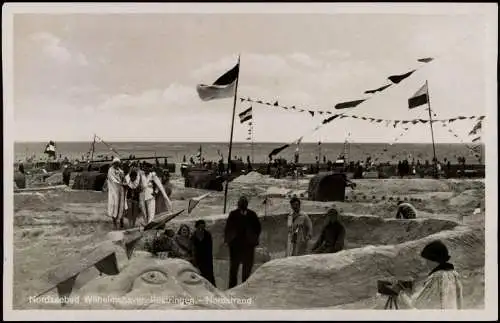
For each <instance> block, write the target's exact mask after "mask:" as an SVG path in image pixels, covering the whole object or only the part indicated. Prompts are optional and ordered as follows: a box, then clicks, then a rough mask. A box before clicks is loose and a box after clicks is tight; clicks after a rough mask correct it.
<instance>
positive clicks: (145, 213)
mask: <svg viewBox="0 0 500 323" xmlns="http://www.w3.org/2000/svg"><path fill="white" fill-rule="evenodd" d="M107 184H108V216H109V217H111V218H112V219H113V225H114V227H115V229H117V228H118V224H119V226H120V228H123V227H124V223H123V220H124V215H125V212H126V211H127V213H128V214H127V215H128V219H129V224H130V225H131V226H135V222H136V219H137V218H138V217H139V214H137V213H138V212H136V209H139V211H140V213H141V214H142V217H143V220H144V221H143V224H144V225H146V224H148V223H150V222H151V221H152V220H153V219H154V216H155V214H157V213H160V212H164V211H168V210H172V202H171V201H170V198H169V196H168V194H167V192H166V190H165V187H164V185H165V184H166V183H165V179H164V180H163V181H162V180H161V179H160V178H159V177H158V175H157V174H156V172H154V171H153V166H152V165H150V164H145V165H143V167H142V168H140V167H138V166H137V165H132V167H130V168H129V169H128V172H127V173H125V171H124V169H123V168H122V167H121V161H120V159H118V158H116V157H115V158H114V159H113V162H112V164H111V167H110V168H109V170H108V179H107ZM157 204H163V205H162V206H163V210H162V207H158V206H159V205H157Z"/></svg>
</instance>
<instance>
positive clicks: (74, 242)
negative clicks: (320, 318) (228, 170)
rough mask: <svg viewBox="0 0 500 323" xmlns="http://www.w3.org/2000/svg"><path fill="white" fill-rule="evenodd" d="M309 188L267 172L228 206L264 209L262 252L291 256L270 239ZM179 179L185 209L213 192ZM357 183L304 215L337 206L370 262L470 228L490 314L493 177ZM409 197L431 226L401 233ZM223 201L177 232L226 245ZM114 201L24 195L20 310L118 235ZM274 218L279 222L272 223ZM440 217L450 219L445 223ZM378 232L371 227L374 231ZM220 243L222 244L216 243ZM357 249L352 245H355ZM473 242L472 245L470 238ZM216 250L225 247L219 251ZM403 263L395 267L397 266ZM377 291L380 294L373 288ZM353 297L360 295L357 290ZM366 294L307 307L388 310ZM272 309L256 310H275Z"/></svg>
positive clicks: (17, 247)
mask: <svg viewBox="0 0 500 323" xmlns="http://www.w3.org/2000/svg"><path fill="white" fill-rule="evenodd" d="M308 181H309V180H308V179H307V178H304V179H301V180H299V181H294V180H287V179H283V180H276V179H272V178H269V177H267V176H263V175H260V174H257V173H250V174H249V175H247V176H242V177H240V178H237V179H236V180H235V181H234V182H232V183H231V184H230V189H229V195H228V209H229V210H231V209H233V208H234V207H235V205H236V201H237V199H238V198H239V196H240V195H242V194H245V195H247V196H249V197H250V208H251V209H253V210H255V211H256V212H257V213H258V214H259V216H261V217H262V219H263V220H262V221H263V237H262V238H261V247H263V248H267V250H268V251H269V252H270V255H271V257H272V258H280V257H282V253H281V252H279V247H278V248H277V249H276V246H275V245H274V246H271V244H276V241H277V240H276V239H277V238H276V239H275V238H273V239H274V240H269V239H270V238H269V234H268V233H267V232H270V231H273V232H276V234H278V235H279V234H280V233H279V232H280V231H283V230H286V227H285V225H284V223H285V222H283V221H281V220H279V221H278V220H275V221H274V222H273V221H272V218H276V219H277V218H278V217H279V216H280V215H283V214H284V213H287V212H288V211H289V203H288V201H289V198H287V197H286V196H280V194H281V195H283V194H285V195H286V194H290V193H291V194H293V193H299V194H300V193H304V192H305V191H306V190H307V186H308ZM171 182H172V184H173V187H174V189H173V195H172V200H173V204H174V209H175V210H181V209H185V208H187V203H188V199H189V198H191V197H195V196H199V195H202V194H204V193H206V192H207V191H203V190H197V189H192V188H185V187H184V185H183V179H182V178H175V177H174V178H172V180H171ZM355 182H356V184H357V187H356V189H354V190H351V189H347V201H346V202H313V201H308V200H306V199H304V200H303V210H304V211H305V212H308V213H310V214H319V215H318V217H317V218H318V221H316V220H314V221H315V222H318V223H319V222H320V220H321V214H323V213H324V212H325V211H326V210H327V209H328V208H329V207H331V206H333V205H334V206H336V207H337V208H338V209H339V210H341V212H342V214H343V215H345V217H346V220H345V221H346V223H347V224H346V225H347V226H348V232H349V233H348V234H350V236H347V241H348V243H347V244H348V247H347V249H349V250H347V251H346V252H357V253H360V255H361V256H359V257H367V256H368V255H369V254H370V249H369V248H368V249H366V248H365V246H366V245H368V246H370V245H371V246H372V247H373V245H375V246H377V247H378V246H383V247H387V248H396V249H398V248H403V249H404V248H407V247H405V244H406V243H411V242H412V241H413V242H414V241H417V242H418V241H421V240H422V239H425V237H426V236H429V235H432V234H440V233H443V234H445V236H446V234H448V233H450V232H451V233H452V231H453V230H457V228H466V229H467V230H470V232H472V236H473V237H475V238H474V239H473V243H472V245H471V246H469V247H471V248H472V249H473V250H474V251H475V253H476V255H475V258H474V263H471V261H470V259H468V261H467V265H466V266H465V267H464V268H460V265H459V266H458V267H459V268H458V271H459V272H460V274H461V275H462V277H463V283H464V288H465V292H464V297H465V302H466V307H467V308H478V307H479V308H481V307H482V306H484V253H485V249H484V199H485V184H484V180H451V179H450V180H444V179H443V180H434V179H387V180H377V179H374V180H369V179H364V180H356V181H355ZM265 194H268V195H270V196H271V197H270V201H271V203H270V204H268V206H267V209H266V207H265V205H264V204H263V201H264V198H265V197H264V195H265ZM405 198H406V199H408V200H411V201H412V202H411V203H412V204H413V205H414V206H415V207H416V209H417V210H418V219H417V220H415V223H416V222H418V221H420V222H421V224H415V225H413V227H412V226H411V224H409V225H410V226H408V224H405V225H406V232H405V231H404V230H405V229H404V228H403V229H398V226H400V225H399V224H397V223H395V222H394V221H392V220H389V219H392V218H394V215H395V210H396V200H398V199H405ZM223 200H224V195H223V192H211V195H210V196H209V197H208V198H206V199H204V200H202V201H201V203H200V204H199V205H198V206H197V207H196V209H195V210H194V211H193V213H192V214H191V215H187V212H185V213H184V214H182V215H181V216H180V217H178V218H176V219H175V220H174V221H173V222H172V223H170V224H169V225H168V226H170V227H172V228H176V227H178V225H179V224H180V223H183V222H188V223H191V224H192V223H193V222H194V220H195V219H198V218H205V219H207V221H208V223H209V227H208V229H209V230H212V234H213V235H214V239H215V241H217V239H218V235H219V231H220V227H221V223H217V224H216V225H215V224H214V225H212V224H211V223H216V222H214V221H212V222H210V219H214V218H220V219H223V218H224V215H222V213H223V212H222V211H223V210H222V206H223ZM106 201H107V193H105V192H94V191H76V190H71V189H69V188H59V189H56V190H53V191H41V192H25V193H16V194H15V195H14V211H15V214H14V284H13V287H14V308H15V309H16V308H17V309H26V308H33V306H34V305H33V304H28V303H27V298H28V297H29V296H33V294H34V293H36V292H37V291H39V290H40V289H43V286H45V285H46V282H44V281H43V279H42V278H41V277H42V276H43V274H44V273H45V272H47V270H49V269H51V268H54V266H57V265H58V264H61V263H62V262H64V261H67V260H68V259H70V258H72V257H74V256H77V255H79V254H82V253H85V252H88V250H91V249H92V248H93V247H95V246H96V245H97V244H98V243H100V242H102V241H104V240H105V239H106V234H107V233H108V232H110V231H111V230H112V225H111V220H110V219H109V218H108V217H107V216H106V215H105V214H106ZM478 207H480V208H481V210H482V211H481V214H476V215H472V214H473V211H474V209H476V208H478ZM266 215H267V216H266ZM367 216H368V218H367ZM373 217H374V218H378V219H382V220H383V221H392V222H391V223H392V224H391V226H389V227H387V228H388V229H387V230H386V229H384V228H382V227H379V228H378V229H377V226H380V223H379V222H373V220H370V219H371V218H373ZM268 218H269V219H271V220H267V219H268ZM367 219H368V220H367ZM438 220H443V222H439V221H438ZM422 221H424V222H422ZM426 221H438V222H426ZM219 222H220V221H219ZM410 222H411V221H410ZM363 223H364V224H363ZM374 223H375V224H374ZM376 223H379V224H376ZM387 223H389V222H387ZM387 223H386V222H384V223H383V224H384V225H386V224H387ZM273 226H278V227H273ZM368 226H371V229H369V227H368ZM315 227H316V224H315ZM349 228H352V229H349ZM390 228H392V229H390ZM349 230H351V231H349ZM366 230H371V233H370V234H369V236H370V238H368V236H366V234H367V233H366ZM401 230H403V231H401ZM316 231H318V230H316ZM398 236H399V238H398ZM282 238H283V237H282ZM278 240H279V239H278ZM422 241H423V240H422ZM417 242H415V243H416V245H418V246H420V244H421V243H420V244H419V243H417ZM216 243H217V242H214V244H216ZM349 243H351V244H350V246H349ZM460 243H461V242H460V241H458V242H457V244H456V248H457V252H454V250H453V248H452V250H451V251H450V252H451V253H452V255H453V256H454V257H456V258H455V259H456V262H457V263H458V264H461V263H465V262H463V261H461V260H460V259H461V257H465V256H464V255H461V254H460V253H459V252H458V250H460V248H461V247H460V246H461V244H460ZM463 243H467V241H464V242H463ZM266 244H269V245H266ZM453 247H455V245H453ZM283 248H284V246H283ZM408 248H409V247H408ZM214 249H220V248H219V247H218V246H214ZM274 249H276V250H274ZM365 249H366V250H365ZM398 250H399V249H398ZM217 252H219V253H220V252H222V251H216V250H214V256H215V257H217ZM363 255H364V256H363ZM346 256H347V255H346ZM307 257H313V258H314V257H318V256H303V257H298V260H297V261H296V264H295V266H299V264H300V263H301V261H300V259H302V258H307ZM319 257H321V256H319ZM339 257H341V255H339ZM372 258H373V257H372ZM372 258H370V259H372ZM389 258H390V257H389ZM363 259H364V258H363ZM363 259H361V258H360V260H359V261H360V262H361V263H362V262H366V261H368V260H363ZM279 261H286V259H275V260H271V261H270V262H267V263H266V264H264V265H263V268H259V267H260V265H261V264H258V265H256V266H255V267H254V274H252V276H251V278H250V279H249V282H247V283H245V284H243V285H241V286H238V287H236V288H235V289H233V290H231V291H230V293H233V294H234V293H236V294H238V293H243V294H247V295H248V294H252V293H256V291H255V290H254V289H252V288H250V287H248V284H251V282H252V281H255V280H256V279H257V280H259V277H260V279H264V278H263V277H265V275H266V274H265V268H271V267H272V265H273V264H274V263H276V262H279ZM371 261H373V259H372V260H371ZM393 261H395V260H394V259H393ZM361 263H360V265H361ZM214 266H215V271H216V276H217V277H216V280H217V282H218V286H220V287H221V289H225V286H227V283H226V277H225V276H226V275H227V268H222V267H226V266H227V263H226V262H224V261H215V265H214ZM269 266H271V267H269ZM291 266H292V267H293V266H294V264H291ZM309 269H310V270H312V271H311V275H314V268H312V269H311V268H309ZM339 270H340V269H339ZM351 270H352V268H351ZM344 274H345V273H344ZM262 275H264V276H262ZM357 275H359V273H358V274H357ZM366 275H369V273H366V274H365V276H366ZM261 276H262V277H261ZM362 276H363V275H362ZM364 278H367V277H364ZM89 279H90V280H91V279H92V278H91V277H90V278H88V280H89ZM85 283H86V282H85V279H83V278H82V280H81V282H80V281H77V283H76V286H75V289H76V290H77V289H78V288H80V287H81V285H84V284H85ZM79 284H81V285H79ZM254 284H255V283H254ZM257 285H259V283H257ZM278 285H279V284H278ZM278 285H276V287H275V290H276V291H277V292H276V293H278V294H279V293H280V292H279V291H280V290H281V291H282V292H284V290H283V286H278ZM346 287H349V286H346ZM349 288H350V287H349ZM353 288H354V287H353ZM366 288H368V287H366ZM370 288H373V286H372V287H370ZM349 290H351V289H349ZM345 292H346V293H350V292H349V291H348V290H346V291H345ZM354 294H355V293H354ZM360 295H361V296H359V297H360V298H359V299H357V298H356V297H355V298H354V299H353V298H352V297H351V298H349V297H347V298H346V297H337V300H334V299H332V300H331V301H330V302H327V303H324V302H320V303H318V302H310V304H306V305H304V306H303V307H305V308H308V307H334V308H346V309H352V308H362V309H363V308H364V309H366V308H373V307H376V306H380V297H377V296H376V292H375V294H374V295H372V297H366V295H368V294H366V292H364V294H363V293H361V294H360ZM344 298H345V303H342V304H339V301H340V302H344V300H343V299H344ZM262 303H263V302H261V303H260V304H261V305H258V304H257V305H255V306H257V307H267V306H265V305H262ZM265 303H267V304H272V303H273V302H269V301H268V300H267V301H266V302H265ZM377 304H378V305H377ZM40 306H41V307H40ZM47 306H48V307H49V308H58V305H57V306H56V305H47V304H45V305H40V304H38V305H36V307H38V308H47ZM275 306H276V307H278V308H281V307H282V306H283V305H279V304H275ZM296 307H297V306H296V305H290V307H289V308H296Z"/></svg>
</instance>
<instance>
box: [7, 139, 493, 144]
mask: <svg viewBox="0 0 500 323" xmlns="http://www.w3.org/2000/svg"><path fill="white" fill-rule="evenodd" d="M48 141H50V140H47V141H38V140H37V141H29V140H15V141H14V144H26V143H34V144H38V143H41V144H46V143H47V142H48ZM55 142H58V143H89V142H90V143H91V142H92V141H91V140H90V141H87V140H57V141H55ZM107 142H110V143H171V144H200V145H203V144H229V143H228V142H226V141H168V140H109V141H107ZM319 142H321V144H343V143H345V141H302V142H301V144H318V143H319ZM348 143H354V144H383V145H389V144H391V143H390V142H380V141H378V142H377V141H348ZM234 144H252V142H248V141H233V145H234ZM253 144H281V145H285V144H289V145H295V144H296V143H289V142H288V143H287V142H280V141H254V142H253ZM401 144H408V145H432V142H397V143H393V145H401ZM435 144H436V145H440V144H445V145H450V144H454V145H466V144H475V143H473V142H472V141H471V142H436V143H435ZM477 144H481V145H484V143H477Z"/></svg>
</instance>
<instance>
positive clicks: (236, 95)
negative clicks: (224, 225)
mask: <svg viewBox="0 0 500 323" xmlns="http://www.w3.org/2000/svg"><path fill="white" fill-rule="evenodd" d="M239 80H240V55H238V76H237V77H236V84H235V88H234V100H233V116H232V117H231V136H230V137H229V155H228V156H227V174H226V176H227V179H226V188H225V189H224V214H226V207H227V189H228V186H229V174H230V172H231V154H232V149H233V131H234V114H235V113H236V99H237V97H238V82H239Z"/></svg>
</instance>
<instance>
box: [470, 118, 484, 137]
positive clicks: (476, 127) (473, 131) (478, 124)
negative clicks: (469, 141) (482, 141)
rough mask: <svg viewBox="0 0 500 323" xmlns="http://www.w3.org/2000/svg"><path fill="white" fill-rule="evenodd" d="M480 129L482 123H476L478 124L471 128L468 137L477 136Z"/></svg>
mask: <svg viewBox="0 0 500 323" xmlns="http://www.w3.org/2000/svg"><path fill="white" fill-rule="evenodd" d="M481 129H482V122H481V121H478V123H476V125H475V126H474V128H472V130H471V131H470V132H469V136H472V135H475V134H477V132H478V131H479V130H481Z"/></svg>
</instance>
